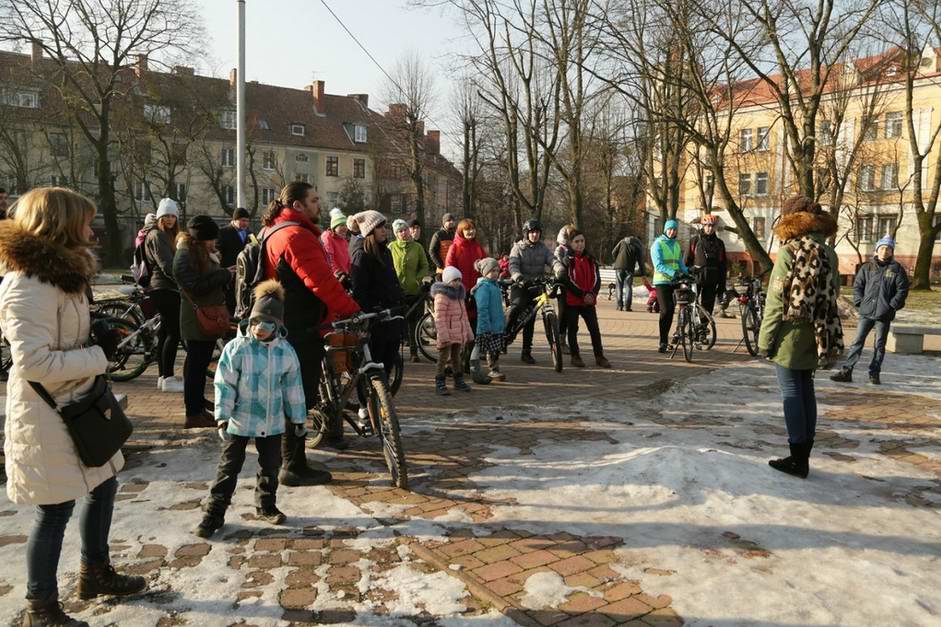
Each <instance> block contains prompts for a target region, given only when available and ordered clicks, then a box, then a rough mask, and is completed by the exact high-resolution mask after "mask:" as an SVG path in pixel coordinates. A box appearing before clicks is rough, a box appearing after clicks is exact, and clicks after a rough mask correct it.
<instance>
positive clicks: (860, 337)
mask: <svg viewBox="0 0 941 627" xmlns="http://www.w3.org/2000/svg"><path fill="white" fill-rule="evenodd" d="M891 324H892V323H891V321H889V320H874V319H872V318H860V319H859V327H858V328H857V330H856V339H855V340H853V345H852V346H850V349H849V353H848V354H847V355H846V363H845V364H843V368H844V369H846V370H852V369H853V368H854V367H855V366H856V363H857V362H858V361H859V358H860V357H861V356H862V354H863V347H864V346H866V338H867V337H869V332H870V331H872V330H873V329H875V330H876V337H875V345H874V346H873V349H872V361H870V362H869V374H870V375H878V374H879V373H880V372H881V371H882V360H883V359H885V342H886V339H888V337H889V327H890V326H891Z"/></svg>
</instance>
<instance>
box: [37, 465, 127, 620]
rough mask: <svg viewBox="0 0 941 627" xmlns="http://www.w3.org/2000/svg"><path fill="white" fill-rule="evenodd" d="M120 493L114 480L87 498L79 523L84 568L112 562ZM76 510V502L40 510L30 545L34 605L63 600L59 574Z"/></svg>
mask: <svg viewBox="0 0 941 627" xmlns="http://www.w3.org/2000/svg"><path fill="white" fill-rule="evenodd" d="M117 491H118V481H117V479H115V478H114V477H111V478H110V479H108V480H107V481H105V482H104V483H102V484H100V485H99V486H98V487H96V488H95V489H94V490H92V491H91V492H90V493H89V494H88V496H87V497H85V505H84V507H83V508H82V514H81V517H80V518H79V522H78V524H79V535H80V536H81V538H82V563H83V564H90V565H97V564H105V563H107V562H109V561H110V554H109V548H108V534H109V533H110V532H111V516H112V514H113V513H114V495H115V493H116V492H117ZM74 508H75V501H66V502H65V503H58V504H56V505H37V506H36V518H35V521H34V523H33V529H32V531H30V534H29V542H28V543H27V545H26V572H27V584H26V598H27V599H29V600H31V601H53V600H55V599H57V598H58V597H59V587H58V585H57V582H56V572H57V571H58V570H59V556H60V555H61V554H62V538H63V537H64V536H65V527H66V525H68V522H69V519H70V518H71V517H72V510H73V509H74Z"/></svg>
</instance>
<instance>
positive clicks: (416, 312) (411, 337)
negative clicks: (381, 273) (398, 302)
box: [370, 294, 425, 355]
mask: <svg viewBox="0 0 941 627" xmlns="http://www.w3.org/2000/svg"><path fill="white" fill-rule="evenodd" d="M424 300H425V297H424V296H423V295H421V294H418V295H415V296H406V297H405V306H406V307H408V308H409V310H410V311H411V313H410V314H408V315H407V316H406V317H405V333H406V334H407V335H408V337H407V338H405V341H406V342H408V352H409V354H410V355H414V354H416V353H417V352H418V345H417V344H416V343H415V329H417V328H418V323H419V321H420V320H421V317H422V316H423V315H425V308H424V307H421V306H415V307H414V308H413V307H412V306H413V305H415V304H416V303H419V302H423V301H424ZM370 350H371V349H370Z"/></svg>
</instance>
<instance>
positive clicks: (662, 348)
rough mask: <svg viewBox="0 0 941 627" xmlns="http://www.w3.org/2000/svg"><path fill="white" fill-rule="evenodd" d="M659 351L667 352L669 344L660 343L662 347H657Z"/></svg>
mask: <svg viewBox="0 0 941 627" xmlns="http://www.w3.org/2000/svg"><path fill="white" fill-rule="evenodd" d="M657 352H658V353H665V352H667V345H666V344H661V345H660V348H658V349H657Z"/></svg>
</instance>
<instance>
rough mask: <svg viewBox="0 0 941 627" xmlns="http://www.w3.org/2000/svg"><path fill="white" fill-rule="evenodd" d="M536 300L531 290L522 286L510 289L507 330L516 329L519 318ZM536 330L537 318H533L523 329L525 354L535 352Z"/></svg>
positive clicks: (514, 286)
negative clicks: (534, 334)
mask: <svg viewBox="0 0 941 627" xmlns="http://www.w3.org/2000/svg"><path fill="white" fill-rule="evenodd" d="M533 301H534V299H533V297H532V295H531V294H530V293H529V290H527V289H525V288H523V287H522V286H520V285H516V284H514V285H513V286H512V287H510V309H509V311H507V323H506V328H508V329H514V328H516V325H517V324H519V318H520V316H521V315H522V314H523V310H524V309H526V308H527V306H529V305H532V303H533ZM535 329H536V318H535V316H534V317H533V318H531V319H530V320H529V321H528V322H527V323H526V326H524V327H523V352H524V353H529V352H531V351H532V350H533V333H534V332H535Z"/></svg>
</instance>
